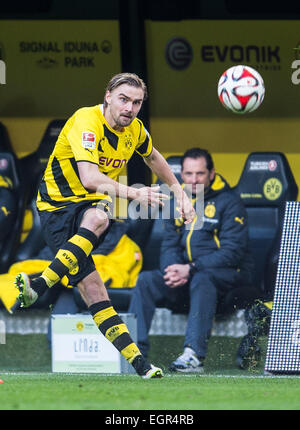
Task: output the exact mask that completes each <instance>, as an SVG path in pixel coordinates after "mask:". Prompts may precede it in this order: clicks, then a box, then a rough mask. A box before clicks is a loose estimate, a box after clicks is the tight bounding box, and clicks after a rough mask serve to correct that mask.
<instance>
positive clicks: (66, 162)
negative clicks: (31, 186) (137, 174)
mask: <svg viewBox="0 0 300 430" xmlns="http://www.w3.org/2000/svg"><path fill="white" fill-rule="evenodd" d="M134 151H136V152H137V153H138V154H140V155H141V156H143V157H147V156H148V155H150V154H151V151H152V139H151V136H150V134H149V133H148V131H147V130H146V128H145V127H144V125H143V123H142V121H141V120H139V119H138V118H135V119H134V120H133V121H132V123H131V124H130V125H129V126H128V127H124V129H123V131H121V132H120V131H116V130H114V129H112V128H111V127H110V125H109V124H108V122H107V121H106V119H105V118H104V115H103V105H96V106H92V107H83V108H81V109H79V110H77V111H76V112H75V113H74V115H73V116H71V118H69V120H68V121H67V122H66V124H65V126H64V128H63V129H62V131H61V133H60V135H59V136H58V139H57V142H56V144H55V147H54V150H53V152H52V154H51V156H50V158H49V161H48V164H47V167H46V170H45V173H44V176H43V178H42V181H41V184H40V187H39V192H38V196H37V207H38V209H39V210H40V211H44V210H47V211H54V210H58V209H61V208H62V207H65V206H66V205H68V204H70V203H77V202H80V201H85V200H86V201H90V200H99V199H102V198H105V199H106V200H109V199H108V196H106V195H104V194H99V193H96V192H93V193H92V192H89V191H88V190H86V189H85V188H84V187H83V185H82V183H81V181H80V178H79V173H78V168H77V162H78V161H87V162H90V163H94V164H97V165H98V166H99V170H100V172H103V173H104V174H106V175H107V176H109V177H110V178H112V179H114V180H116V179H117V177H118V175H119V174H120V172H121V170H122V169H123V168H124V167H125V166H126V165H127V163H128V161H129V160H130V158H131V156H132V155H133V153H134Z"/></svg>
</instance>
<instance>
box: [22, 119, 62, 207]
mask: <svg viewBox="0 0 300 430" xmlns="http://www.w3.org/2000/svg"><path fill="white" fill-rule="evenodd" d="M65 122H66V120H64V119H55V120H53V121H51V122H50V123H49V124H48V126H47V128H46V130H45V133H44V135H43V137H42V139H41V142H40V144H39V146H38V148H37V150H36V151H34V152H33V153H32V154H29V155H27V156H26V157H23V158H22V159H21V160H20V162H21V169H22V172H23V176H24V178H25V185H26V189H27V191H28V201H29V202H31V200H32V199H33V198H35V196H36V192H37V187H38V185H39V182H40V179H41V177H42V175H43V173H44V170H45V168H46V166H47V162H48V159H49V156H50V154H51V152H52V150H53V148H54V145H55V142H56V140H57V138H58V136H59V133H60V132H61V130H62V128H63V126H64V125H65Z"/></svg>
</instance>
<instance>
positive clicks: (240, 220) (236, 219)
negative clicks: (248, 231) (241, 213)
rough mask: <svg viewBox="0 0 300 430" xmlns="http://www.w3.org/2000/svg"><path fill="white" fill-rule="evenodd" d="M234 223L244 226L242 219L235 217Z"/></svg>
mask: <svg viewBox="0 0 300 430" xmlns="http://www.w3.org/2000/svg"><path fill="white" fill-rule="evenodd" d="M234 221H237V222H239V223H240V224H242V225H244V217H242V218H239V217H238V216H236V217H235V218H234Z"/></svg>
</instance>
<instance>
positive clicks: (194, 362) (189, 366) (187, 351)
mask: <svg viewBox="0 0 300 430" xmlns="http://www.w3.org/2000/svg"><path fill="white" fill-rule="evenodd" d="M169 369H170V370H171V371H172V372H184V373H191V372H197V373H203V372H204V366H203V363H202V362H201V361H200V360H199V358H198V357H197V355H196V353H195V351H194V350H193V349H192V348H184V351H183V354H181V355H180V356H179V357H178V358H176V360H175V361H173V363H171V365H170V367H169Z"/></svg>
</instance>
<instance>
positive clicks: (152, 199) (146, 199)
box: [135, 185, 169, 207]
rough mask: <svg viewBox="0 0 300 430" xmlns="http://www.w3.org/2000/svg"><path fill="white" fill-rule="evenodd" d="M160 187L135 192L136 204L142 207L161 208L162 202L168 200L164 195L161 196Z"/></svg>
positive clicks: (140, 189) (145, 188)
mask: <svg viewBox="0 0 300 430" xmlns="http://www.w3.org/2000/svg"><path fill="white" fill-rule="evenodd" d="M159 189H160V187H159V185H156V186H155V187H142V188H139V189H137V190H136V198H135V200H137V201H138V202H140V204H141V205H143V206H148V205H150V206H152V207H154V206H155V205H157V204H158V205H160V206H163V205H164V202H163V200H166V199H168V198H169V196H167V195H166V194H163V193H161V192H160V191H159Z"/></svg>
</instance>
